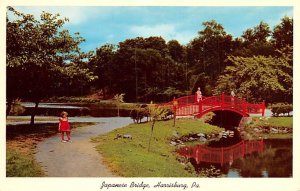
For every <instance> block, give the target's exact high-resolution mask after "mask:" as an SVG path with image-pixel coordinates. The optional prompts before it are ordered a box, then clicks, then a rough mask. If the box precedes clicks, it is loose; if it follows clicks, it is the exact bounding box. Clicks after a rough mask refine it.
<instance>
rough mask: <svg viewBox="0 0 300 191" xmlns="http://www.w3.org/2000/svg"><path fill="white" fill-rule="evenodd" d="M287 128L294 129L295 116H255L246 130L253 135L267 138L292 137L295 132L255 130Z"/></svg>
mask: <svg viewBox="0 0 300 191" xmlns="http://www.w3.org/2000/svg"><path fill="white" fill-rule="evenodd" d="M269 127H271V128H275V129H280V128H287V129H293V117H270V118H260V117H253V118H252V122H250V124H247V125H246V127H245V130H246V131H247V132H248V133H250V134H251V135H252V137H254V138H255V137H263V138H266V139H291V138H293V133H284V134H283V133H258V132H254V128H261V129H263V128H269Z"/></svg>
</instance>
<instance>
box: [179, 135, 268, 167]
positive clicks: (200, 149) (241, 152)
mask: <svg viewBox="0 0 300 191" xmlns="http://www.w3.org/2000/svg"><path fill="white" fill-rule="evenodd" d="M263 149H264V143H263V140H255V141H241V142H239V143H237V144H235V145H232V146H230V147H221V148H213V147H208V146H205V145H196V146H194V147H182V148H180V149H178V150H177V152H178V153H179V154H180V155H182V156H184V157H187V158H194V159H195V160H196V162H197V163H199V162H209V163H220V164H224V163H229V162H233V161H234V160H236V159H238V158H241V157H244V156H245V155H246V154H251V153H253V152H262V151H263Z"/></svg>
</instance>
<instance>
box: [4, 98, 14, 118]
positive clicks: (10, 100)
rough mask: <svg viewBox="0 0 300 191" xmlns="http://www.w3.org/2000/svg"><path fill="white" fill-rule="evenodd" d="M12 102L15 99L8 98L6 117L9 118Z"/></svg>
mask: <svg viewBox="0 0 300 191" xmlns="http://www.w3.org/2000/svg"><path fill="white" fill-rule="evenodd" d="M12 102H13V100H12V99H8V100H7V107H6V118H7V116H8V115H9V113H10V110H11V106H12Z"/></svg>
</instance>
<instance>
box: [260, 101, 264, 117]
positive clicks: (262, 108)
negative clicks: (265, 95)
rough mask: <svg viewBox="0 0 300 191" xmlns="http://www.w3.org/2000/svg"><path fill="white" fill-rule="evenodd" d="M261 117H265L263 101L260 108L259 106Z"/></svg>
mask: <svg viewBox="0 0 300 191" xmlns="http://www.w3.org/2000/svg"><path fill="white" fill-rule="evenodd" d="M261 115H262V116H263V117H264V116H265V100H263V102H262V106H261Z"/></svg>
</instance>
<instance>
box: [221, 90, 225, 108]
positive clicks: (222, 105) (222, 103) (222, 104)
mask: <svg viewBox="0 0 300 191" xmlns="http://www.w3.org/2000/svg"><path fill="white" fill-rule="evenodd" d="M221 99H222V102H221V107H224V100H225V95H224V92H222V98H221Z"/></svg>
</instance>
